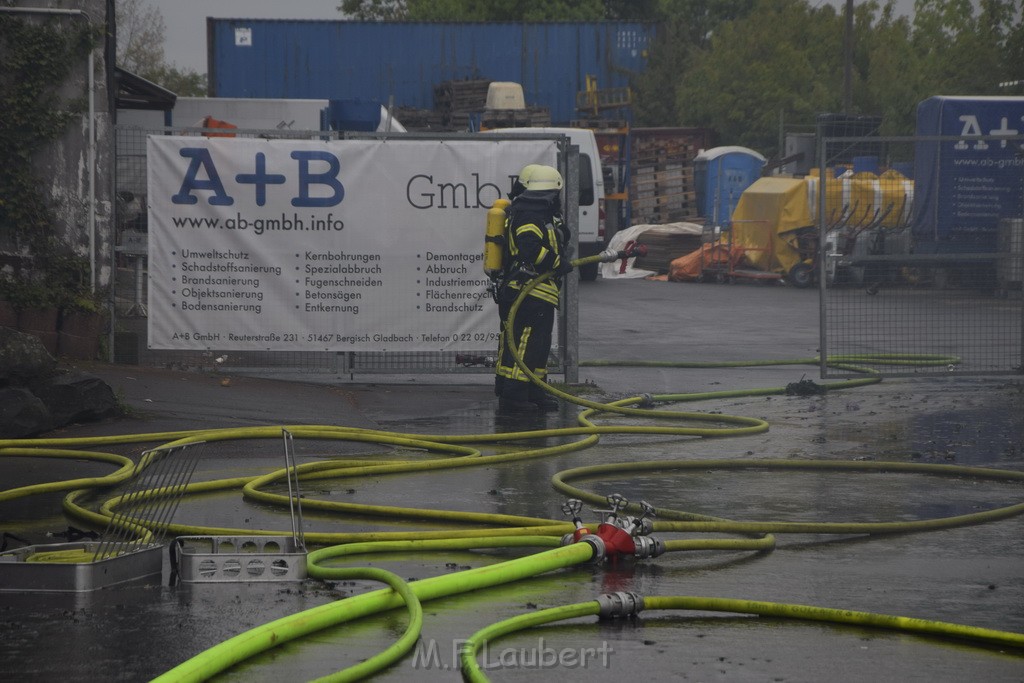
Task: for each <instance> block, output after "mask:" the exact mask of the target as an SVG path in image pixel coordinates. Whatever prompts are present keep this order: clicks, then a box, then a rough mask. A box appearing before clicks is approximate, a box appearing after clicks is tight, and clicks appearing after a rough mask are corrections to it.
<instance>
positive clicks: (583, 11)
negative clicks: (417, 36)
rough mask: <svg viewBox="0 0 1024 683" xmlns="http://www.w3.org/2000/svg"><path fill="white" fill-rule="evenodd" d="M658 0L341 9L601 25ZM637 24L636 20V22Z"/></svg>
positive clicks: (378, 2) (394, 17) (478, 1)
mask: <svg viewBox="0 0 1024 683" xmlns="http://www.w3.org/2000/svg"><path fill="white" fill-rule="evenodd" d="M655 1H656V0H643V2H638V3H630V2H628V1H627V0H547V1H546V2H536V3H529V2H521V1H519V0H343V1H342V3H341V5H340V6H339V7H338V9H339V10H341V11H342V12H343V13H344V14H346V15H347V16H350V17H352V18H353V19H361V20H365V21H600V20H602V19H605V18H623V16H622V15H623V14H624V13H627V12H628V13H630V14H632V15H634V16H635V14H636V12H637V11H638V10H637V9H636V8H630V5H631V4H635V5H639V6H640V7H641V8H642V7H644V6H650V5H652V4H653V2H655ZM634 20H635V19H634Z"/></svg>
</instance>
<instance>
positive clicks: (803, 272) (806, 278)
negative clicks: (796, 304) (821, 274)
mask: <svg viewBox="0 0 1024 683" xmlns="http://www.w3.org/2000/svg"><path fill="white" fill-rule="evenodd" d="M788 278H789V282H790V283H791V284H792V285H793V286H794V287H799V288H800V289H806V288H808V287H810V286H811V285H812V284H814V268H812V267H811V264H809V263H798V264H796V265H795V266H793V267H792V268H790V269H789V275H788Z"/></svg>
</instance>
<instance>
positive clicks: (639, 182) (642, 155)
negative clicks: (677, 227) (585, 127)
mask: <svg viewBox="0 0 1024 683" xmlns="http://www.w3.org/2000/svg"><path fill="white" fill-rule="evenodd" d="M698 151H699V149H698V146H697V145H696V144H694V143H693V141H692V140H691V139H689V138H688V137H685V136H680V137H676V136H671V135H652V136H645V137H634V139H633V148H632V162H631V164H630V165H631V180H630V200H631V207H632V214H633V217H632V223H633V224H634V225H637V224H640V223H652V224H660V223H672V222H675V221H683V220H691V219H693V218H696V217H697V216H698V207H697V188H696V185H695V184H694V173H693V159H694V157H696V156H697V153H698Z"/></svg>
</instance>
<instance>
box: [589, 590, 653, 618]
mask: <svg viewBox="0 0 1024 683" xmlns="http://www.w3.org/2000/svg"><path fill="white" fill-rule="evenodd" d="M597 603H598V604H599V605H600V606H601V607H600V611H599V612H598V616H599V617H600V618H602V619H616V618H621V617H635V616H636V615H637V614H639V613H640V612H641V611H643V609H644V599H643V596H641V595H639V594H638V593H628V592H626V591H619V592H617V593H605V594H604V595H599V596H598V597H597Z"/></svg>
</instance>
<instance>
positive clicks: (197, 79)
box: [139, 64, 206, 97]
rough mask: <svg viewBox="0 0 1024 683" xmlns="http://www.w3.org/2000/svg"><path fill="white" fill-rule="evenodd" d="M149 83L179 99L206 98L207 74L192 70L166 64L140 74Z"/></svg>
mask: <svg viewBox="0 0 1024 683" xmlns="http://www.w3.org/2000/svg"><path fill="white" fill-rule="evenodd" d="M139 76H142V77H143V78H145V79H146V80H148V81H152V82H154V83H156V84H157V85H160V86H162V87H164V88H167V89H168V90H170V91H171V92H172V93H174V94H175V95H178V96H179V97H205V96H206V74H201V73H198V72H196V71H192V70H191V69H186V70H184V71H182V70H179V69H176V68H174V67H172V66H167V65H166V64H164V65H162V66H160V67H157V68H155V69H151V70H149V71H143V72H141V73H139Z"/></svg>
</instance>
